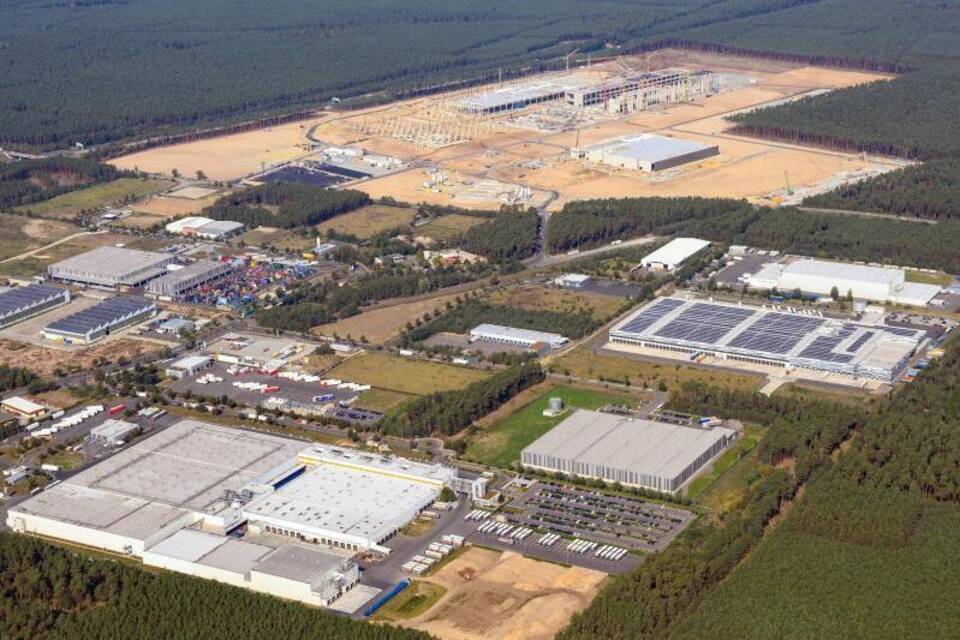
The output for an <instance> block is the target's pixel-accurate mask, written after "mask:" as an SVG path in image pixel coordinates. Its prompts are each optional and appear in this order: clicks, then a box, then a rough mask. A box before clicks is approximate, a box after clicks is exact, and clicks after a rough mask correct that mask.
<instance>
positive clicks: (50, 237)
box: [0, 213, 83, 272]
mask: <svg viewBox="0 0 960 640" xmlns="http://www.w3.org/2000/svg"><path fill="white" fill-rule="evenodd" d="M82 231H83V230H82V229H81V228H80V227H78V226H76V225H74V224H72V223H69V222H65V221H60V220H43V219H38V218H26V217H23V216H17V215H11V214H6V213H2V214H0V263H2V262H3V261H6V260H9V259H10V258H12V257H14V256H18V255H20V254H21V253H25V252H28V251H32V250H34V249H39V248H40V247H44V246H46V245H48V244H50V243H51V242H56V241H58V240H62V239H63V238H66V237H67V236H70V235H73V234H74V233H81V232H82ZM4 266H5V265H3V264H0V272H2V271H3V267H4Z"/></svg>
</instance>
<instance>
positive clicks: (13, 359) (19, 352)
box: [0, 338, 160, 376]
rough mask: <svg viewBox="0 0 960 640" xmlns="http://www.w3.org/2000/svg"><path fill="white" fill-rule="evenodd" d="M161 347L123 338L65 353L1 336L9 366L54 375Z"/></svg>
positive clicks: (0, 347) (0, 353) (0, 344)
mask: <svg viewBox="0 0 960 640" xmlns="http://www.w3.org/2000/svg"><path fill="white" fill-rule="evenodd" d="M159 348H160V347H159V346H158V345H154V344H150V343H148V342H143V341H140V340H131V339H128V338H120V339H118V340H111V341H107V342H103V343H100V344H96V345H93V346H91V347H82V348H78V349H76V350H74V351H71V352H69V353H65V352H64V351H62V350H59V349H51V348H46V347H41V346H37V345H32V344H26V343H23V342H14V341H12V340H5V339H2V338H0V358H2V360H3V362H4V363H5V364H6V365H8V366H11V367H25V368H27V369H30V370H31V371H33V372H35V373H38V374H40V375H42V376H51V375H53V373H54V372H55V371H56V370H57V369H61V370H63V371H66V372H68V373H71V372H77V371H82V370H84V369H89V368H91V367H92V366H93V362H94V361H95V360H97V359H99V358H104V359H106V360H109V361H111V362H116V361H117V359H118V358H121V357H126V358H132V357H134V356H137V355H140V354H143V353H148V352H151V351H156V350H157V349H159Z"/></svg>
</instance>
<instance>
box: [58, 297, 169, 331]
mask: <svg viewBox="0 0 960 640" xmlns="http://www.w3.org/2000/svg"><path fill="white" fill-rule="evenodd" d="M153 306H154V304H153V303H152V302H150V301H149V300H146V299H144V298H134V297H118V298H109V299H107V300H104V301H103V302H101V303H100V304H97V305H95V306H93V307H90V308H89V309H84V310H83V311H79V312H77V313H74V314H73V315H69V316H67V317H66V318H61V319H60V320H55V321H54V322H51V323H50V324H48V325H47V327H46V328H47V329H48V330H51V331H60V332H64V333H75V334H85V333H88V332H90V331H92V330H94V329H96V328H98V327H102V326H104V325H106V324H110V323H112V322H116V321H118V320H120V319H121V318H123V317H125V316H128V315H130V314H133V313H137V312H139V311H143V310H145V309H148V308H151V307H153Z"/></svg>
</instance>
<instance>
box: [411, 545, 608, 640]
mask: <svg viewBox="0 0 960 640" xmlns="http://www.w3.org/2000/svg"><path fill="white" fill-rule="evenodd" d="M467 577H469V578H470V579H469V580H468V579H467ZM604 578H606V575H604V574H603V573H600V572H598V571H591V570H589V569H581V568H577V567H572V568H571V567H563V566H560V565H555V564H551V563H546V562H540V561H537V560H531V559H529V558H524V557H523V556H520V555H518V554H516V553H512V552H505V553H500V552H497V551H492V550H488V549H479V548H472V549H469V550H468V551H467V552H466V553H464V554H463V555H462V556H460V557H459V558H456V559H454V560H453V561H451V562H450V563H449V564H447V565H445V566H444V567H443V568H441V569H440V570H439V571H438V572H437V573H436V574H435V575H434V576H432V577H430V578H428V579H427V580H428V581H429V582H434V583H437V584H440V585H443V586H444V587H445V588H446V589H447V592H446V594H444V596H443V597H442V598H441V599H440V600H439V601H438V602H437V604H435V605H434V606H433V607H431V608H430V609H429V610H428V611H427V612H425V613H424V614H422V615H420V616H419V617H418V618H413V619H411V620H408V621H406V622H404V623H402V624H404V625H405V626H410V627H414V628H416V629H420V630H422V631H426V632H428V633H431V634H433V635H435V636H437V637H438V638H441V639H442V640H548V639H550V638H553V637H554V636H555V635H556V633H557V632H558V631H560V629H562V628H563V627H564V626H566V624H567V622H568V621H569V620H570V617H571V616H572V615H573V614H574V613H576V612H578V611H581V610H583V609H584V608H586V607H587V605H589V604H590V601H591V600H592V599H593V598H594V596H595V595H596V594H597V591H598V590H599V588H600V585H601V583H602V582H603V580H604Z"/></svg>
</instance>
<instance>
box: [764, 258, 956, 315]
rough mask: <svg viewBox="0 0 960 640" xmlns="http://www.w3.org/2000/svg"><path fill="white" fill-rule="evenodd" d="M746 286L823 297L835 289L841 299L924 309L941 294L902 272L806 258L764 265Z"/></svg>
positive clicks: (931, 286)
mask: <svg viewBox="0 0 960 640" xmlns="http://www.w3.org/2000/svg"><path fill="white" fill-rule="evenodd" d="M746 282H747V286H749V287H750V288H753V289H773V288H777V289H780V290H781V291H793V290H794V289H800V290H801V291H803V292H805V293H815V294H819V295H824V296H826V295H830V293H831V291H832V290H833V288H834V287H836V290H837V292H838V293H839V295H841V296H845V295H847V293H848V292H850V293H852V294H853V297H854V298H857V299H860V300H870V301H873V302H890V303H894V304H905V305H911V306H923V305H926V304H928V303H929V302H930V300H932V299H933V298H934V297H936V296H937V295H938V294H939V293H940V287H939V286H937V285H934V284H922V283H919V282H907V281H906V274H905V273H904V271H903V269H886V268H883V267H870V266H866V265H859V264H846V263H842V262H828V261H825V260H812V259H807V258H804V259H799V260H792V261H789V262H787V263H780V262H774V263H769V264H765V265H763V267H762V268H761V269H760V270H759V271H758V272H757V273H754V274H752V275H750V276H748V277H747V278H746Z"/></svg>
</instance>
